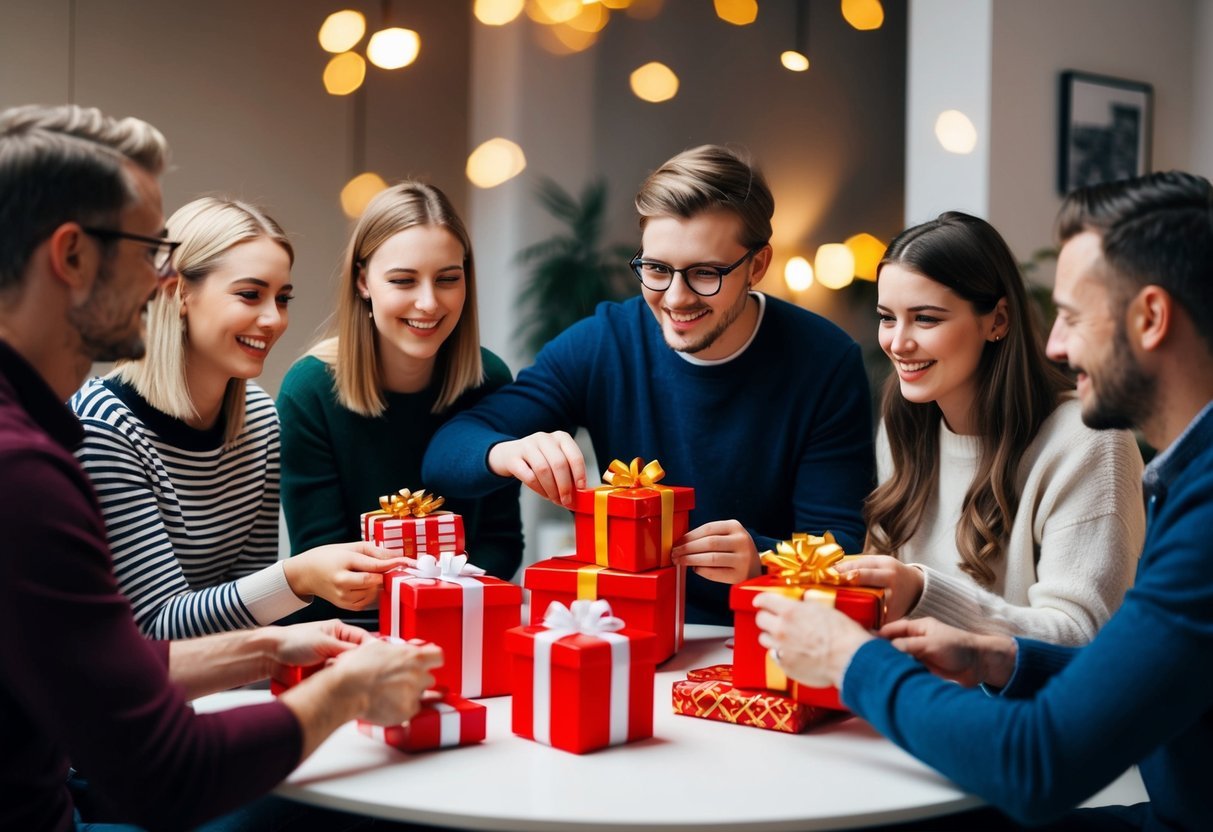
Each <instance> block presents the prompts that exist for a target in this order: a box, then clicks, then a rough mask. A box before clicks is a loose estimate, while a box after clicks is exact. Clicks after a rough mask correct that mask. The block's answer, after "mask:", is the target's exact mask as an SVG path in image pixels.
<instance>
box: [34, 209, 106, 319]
mask: <svg viewBox="0 0 1213 832" xmlns="http://www.w3.org/2000/svg"><path fill="white" fill-rule="evenodd" d="M46 246H47V260H48V262H49V264H50V270H51V275H52V277H54V279H55V280H57V281H59V283H60V284H62V285H63V286H64V288H65V289H67V291H68V294H69V295H70V297H71V300H72V303H73V305H75V304H77V303H83V302H84V301H85V300H86V299H87V298H88V297H89V295H90V294H91V293H92V291H93V283H94V282H96V279H97V273H98V271H99V269H100V265H101V247H100V246H99V245H98V244H97V243H96V241H94V240H93V239H92V238H90V237H89V236H88V235H87V234H86V233H85V232H84V230H83V229H81V227H80V225H79V223H75V222H65V223H63V224H62V225H60V226H59V227H58V228H56V229H55V230H54V231H52V232H51V236H50V238H49V239H48V240H47V242H46Z"/></svg>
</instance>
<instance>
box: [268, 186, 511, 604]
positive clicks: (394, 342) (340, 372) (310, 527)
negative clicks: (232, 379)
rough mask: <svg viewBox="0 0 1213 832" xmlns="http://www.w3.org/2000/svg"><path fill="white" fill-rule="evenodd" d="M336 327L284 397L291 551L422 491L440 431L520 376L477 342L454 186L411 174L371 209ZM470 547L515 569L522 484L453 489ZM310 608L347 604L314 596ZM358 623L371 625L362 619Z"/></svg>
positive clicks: (298, 367)
mask: <svg viewBox="0 0 1213 832" xmlns="http://www.w3.org/2000/svg"><path fill="white" fill-rule="evenodd" d="M335 332H336V334H335V336H334V337H331V338H328V339H327V340H325V341H322V342H320V343H319V344H317V345H316V346H315V347H314V348H313V349H312V350H311V351H309V352H308V354H307V355H305V356H304V357H303V358H301V359H299V361H297V362H296V363H295V365H294V366H293V367H291V369H290V371H289V372H288V373H287V375H286V378H285V379H284V380H283V383H282V388H281V391H280V393H279V396H278V413H279V418H280V420H281V422H282V506H283V511H284V513H285V515H286V523H287V529H288V531H289V533H290V541H291V552H292V553H296V552H302V551H305V550H307V549H310V548H312V547H314V546H318V545H321V544H323V543H331V542H335V541H341V540H350V539H351V538H357V537H358V536H359V535H360V533H361V529H360V528H359V515H360V514H361V513H362V512H365V511H370V510H372V509H375V508H378V506H379V496H380V495H383V494H391V493H394V492H396V491H398V490H399V489H401V488H409V489H412V490H417V489H420V488H425V487H426V484H425V483H424V482H423V481H422V479H421V460H422V457H423V456H424V455H425V449H426V446H427V445H428V444H429V442H430V437H431V436H433V434H434V432H435V431H437V430H438V428H439V427H440V426H441V425H442V424H443V423H445V422H446V421H447V420H448V419H450V418H451V417H452V416H453V415H455V414H456V413H459V412H461V411H463V410H466V409H467V408H469V407H471V406H472V405H474V404H475V403H476V402H478V401H479V400H480V399H481V398H482V397H484V396H485V395H487V394H488V393H490V392H492V391H493V390H495V389H497V388H498V387H501V386H502V385H504V384H507V383H508V382H509V381H510V371H509V369H508V368H507V367H506V366H505V363H504V362H502V360H501V359H500V358H498V357H497V356H495V355H493V354H492V353H491V352H489V351H488V350H485V349H482V348H481V347H480V335H479V328H478V325H477V320H476V276H475V266H474V264H473V259H472V247H471V240H470V238H469V237H468V233H467V230H466V228H465V227H464V225H463V222H462V220H460V218H459V216H458V215H457V214H456V213H455V210H454V209H453V208H452V207H451V204H450V201H449V200H448V199H447V197H446V195H445V194H443V193H442V192H441V191H440V190H438V189H437V188H435V187H433V186H431V185H426V184H422V183H419V182H401V183H400V184H398V185H395V186H393V187H391V188H388V189H387V190H385V191H383V192H382V193H380V194H379V195H378V196H377V197H375V199H373V200H372V201H371V203H370V204H369V205H368V206H367V208H366V211H365V212H363V215H362V217H361V219H359V221H358V224H357V226H356V227H355V229H354V234H353V237H352V238H351V240H350V245H349V249H348V251H347V252H346V256H345V262H344V264H343V266H342V271H341V286H340V293H339V297H338V301H337V314H336V321H335ZM445 508H449V509H450V510H451V511H455V512H457V513H459V514H461V515H462V516H463V523H464V529H465V532H466V538H467V553H468V556H469V558H470V559H471V561H472V562H473V563H475V564H476V565H478V566H480V567H482V568H484V569H485V570H487V571H488V573H489V574H490V575H495V576H497V577H499V578H504V579H507V580H508V579H510V578H512V577H513V575H514V572H515V571H516V570H517V569H518V565H519V563H520V562H521V560H522V522H521V518H520V515H519V509H518V486H517V485H514V486H513V487H509V488H504V489H502V490H500V491H497V492H494V493H493V494H492V495H491V496H489V497H485V498H483V499H477V500H457V499H449V500H447V503H446V506H445ZM303 615H305V616H306V617H307V618H309V619H311V618H316V617H330V616H333V615H344V616H345V617H347V618H348V617H349V615H348V613H344V611H338V610H336V608H332V607H329V608H327V609H326V608H325V605H324V604H322V603H321V602H319V601H318V602H316V603H314V604H313V605H312V606H311V607H309V608H308V609H307V610H305V611H304V612H303ZM359 623H364V624H367V623H370V621H369V619H368V620H366V621H359Z"/></svg>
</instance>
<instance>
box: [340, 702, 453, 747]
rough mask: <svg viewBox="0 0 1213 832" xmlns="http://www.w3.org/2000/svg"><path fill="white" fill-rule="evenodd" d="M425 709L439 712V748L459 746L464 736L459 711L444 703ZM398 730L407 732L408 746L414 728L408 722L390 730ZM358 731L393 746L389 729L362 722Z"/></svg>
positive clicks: (427, 704) (436, 703) (427, 705)
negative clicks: (389, 739)
mask: <svg viewBox="0 0 1213 832" xmlns="http://www.w3.org/2000/svg"><path fill="white" fill-rule="evenodd" d="M423 708H432V709H433V710H435V711H437V712H438V747H439V748H453V747H454V746H456V745H459V741H460V739H461V738H462V736H463V721H462V719H461V715H460V713H459V709H458V708H456V707H455V706H454V705H449V704H447V703H446V702H442V701H435V702H428V703H426V704H425V705H424V706H423ZM418 716H420V714H418ZM413 719H414V720H416V719H417V717H413ZM396 728H399V729H401V730H402V731H404V732H405V736H404V744H407V743H408V740H409V739H410V738H411V734H412V733H413V726H412V725H411V724H410V723H408V722H406V723H404V724H403V725H393V726H390V730H395V729H396ZM358 730H359V731H361V732H362V733H363V734H366V735H367V736H368V737H370V738H371V739H375V740H379V741H380V742H385V743H388V744H389V745H392V744H393V743H390V742H388V735H387V732H388V730H389V728H385V727H384V726H382V725H372V724H371V723H369V722H362V721H361V720H360V721H359V722H358Z"/></svg>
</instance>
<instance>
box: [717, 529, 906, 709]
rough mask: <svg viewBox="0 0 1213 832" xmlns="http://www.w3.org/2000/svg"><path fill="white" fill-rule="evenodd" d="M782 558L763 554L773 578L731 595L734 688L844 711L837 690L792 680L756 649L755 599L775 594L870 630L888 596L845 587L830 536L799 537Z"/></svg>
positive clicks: (738, 586) (746, 583) (786, 547)
mask: <svg viewBox="0 0 1213 832" xmlns="http://www.w3.org/2000/svg"><path fill="white" fill-rule="evenodd" d="M777 551H778V553H777V554H776V553H772V552H765V553H763V556H762V558H763V563H764V564H766V565H767V566H768V568H769V569H771V570H772V573H771V574H767V575H762V576H759V577H757V578H751V579H749V580H748V581H742V582H741V583H739V584H735V585H734V586H733V588H732V589H731V590H730V592H729V606H730V607H732V609H733V627H734V632H733V684H734V685H736V686H737V687H739V688H757V689H764V688H765V689H767V690H776V691H788V692H789V694H790V695H791V696H793V697H794V698H795V699H796V700H797V701H799V702H803V703H805V704H808V705H817V706H819V707H822V708H834V709H835V710H846V708H845V707H844V706H843V704H842V702H841V701H839V699H838V689H837V688H834V687H826V688H814V687H809V686H808V685H801V684H799V683H798V682H795V681H793V680H789V679H788V677H787V674H785V673H784V672H783V668H781V667H780V666H779V664H778V663H776V662H775V660H774V658H773V657H772V656H770V655H769V653H768V651H767V649H766V648H765V647H763V646H762V645H760V644H759V643H758V626H757V624H755V622H754V616H755V614H756V612H757V610H755V608H754V599H755V598H757V597H758V594H759V593H760V592H777V593H779V594H780V595H786V596H788V597H789V598H796V599H803V600H806V601H812V602H814V603H820V604H826V605H828V606H831V607H833V608H835V609H836V610H838V611H839V612H842V613H844V614H846V615H847V616H848V617H850V618H852V619H854V620H855V621H857V622H859V623H860V624H862V625H863V626H864V627H866V628H867V629H869V630H872V629H876V628H877V627H879V626H880V625H881V622H882V621H883V619H884V607H885V601H884V590H882V589H876V588H873V587H862V586H846V585H845V578H844V577H843V576H842V575H840V574H839V573H838V572H836V571H835V570H834V568H833V565H834V564H835V563H837V562H838V561H840V560H841V559H842V557H843V555H842V549H841V548H840V547H839V546H838V545H837V544H836V543H834V538H833V536H832V535H830V534H829V533H828V532H827V533H826V534H825V536H824V537H816V536H810V535H797V536H795V537H794V538H793V539H792V540H791V541H787V542H784V543H780V544H779V548H778V550H777Z"/></svg>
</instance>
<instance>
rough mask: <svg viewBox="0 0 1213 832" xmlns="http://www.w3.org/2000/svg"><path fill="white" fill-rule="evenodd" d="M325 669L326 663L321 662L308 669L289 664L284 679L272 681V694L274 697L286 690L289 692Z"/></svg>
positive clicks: (309, 666)
mask: <svg viewBox="0 0 1213 832" xmlns="http://www.w3.org/2000/svg"><path fill="white" fill-rule="evenodd" d="M323 668H324V662H320V663H318V664H313V665H308V666H307V667H300V666H299V665H295V664H288V665H287V666H286V667H285V668H283V671H282V675H283V677H284V678H283V680H282V681H278V680H277V679H270V693H272V694H274V696H279V695H281V694H282V692H283V691H284V690H289V689H290V688H293V687H294V686H295V685H297V684H299V683H300V682H302V681H303V680H304V679H306V678H307V677H308V676H311V675H312V674H313V673H315V672H316V671H318V670H322V669H323Z"/></svg>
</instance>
